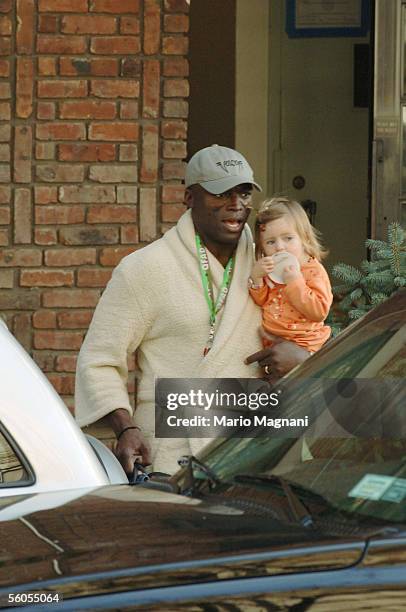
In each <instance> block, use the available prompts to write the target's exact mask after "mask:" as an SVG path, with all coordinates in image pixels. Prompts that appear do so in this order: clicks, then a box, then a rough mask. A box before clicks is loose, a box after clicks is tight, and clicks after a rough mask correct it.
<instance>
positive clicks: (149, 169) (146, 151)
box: [140, 125, 159, 183]
mask: <svg viewBox="0 0 406 612" xmlns="http://www.w3.org/2000/svg"><path fill="white" fill-rule="evenodd" d="M158 142H159V137H158V126H157V125H145V126H143V130H142V163H141V172H140V181H141V182H142V183H154V182H155V181H156V180H157V178H158Z"/></svg>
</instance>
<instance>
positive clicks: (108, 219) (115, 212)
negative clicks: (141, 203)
mask: <svg viewBox="0 0 406 612" xmlns="http://www.w3.org/2000/svg"><path fill="white" fill-rule="evenodd" d="M86 220H87V223H106V224H107V223H136V222H137V209H136V207H135V206H117V205H116V206H106V205H101V206H98V205H96V206H89V209H88V212H87V219H86Z"/></svg>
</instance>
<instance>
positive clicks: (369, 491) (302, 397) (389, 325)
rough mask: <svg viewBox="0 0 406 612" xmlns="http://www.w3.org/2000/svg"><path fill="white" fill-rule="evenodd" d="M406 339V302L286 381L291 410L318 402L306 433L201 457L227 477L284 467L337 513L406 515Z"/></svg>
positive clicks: (296, 412) (295, 413) (222, 447)
mask: <svg viewBox="0 0 406 612" xmlns="http://www.w3.org/2000/svg"><path fill="white" fill-rule="evenodd" d="M405 340H406V324H405V311H404V310H402V311H399V312H395V313H392V314H388V315H385V316H381V317H380V318H377V319H376V320H372V321H370V322H369V323H366V324H361V325H357V326H355V327H354V328H353V329H352V330H350V331H346V332H344V333H343V334H342V338H338V339H337V340H336V341H335V342H334V343H333V344H332V345H331V346H330V348H329V349H328V350H325V351H323V352H322V353H321V354H319V355H316V356H314V357H313V358H312V359H310V360H309V361H308V362H307V363H306V364H305V365H304V366H302V367H301V368H299V369H298V370H296V371H295V372H293V373H292V374H291V375H290V376H289V377H287V379H286V380H287V381H289V384H290V382H293V383H294V388H295V391H294V392H293V393H292V394H291V395H290V397H289V401H288V403H287V404H285V405H284V415H283V416H285V413H286V416H289V417H297V418H299V417H303V416H304V415H306V413H308V411H309V409H310V408H311V407H312V406H313V407H314V406H316V405H317V407H318V410H317V412H318V415H319V416H318V417H317V418H315V420H314V422H313V423H311V425H310V427H309V428H308V429H307V430H306V431H305V433H304V434H303V435H302V436H301V437H300V438H295V439H293V438H286V437H270V436H267V437H264V436H261V437H256V438H243V439H241V438H230V439H227V440H222V441H219V440H216V441H214V442H213V443H212V444H211V445H210V446H208V447H206V449H205V450H204V451H203V452H202V453H201V454H200V455H199V457H200V459H201V460H202V461H203V462H204V463H205V464H206V465H207V466H208V467H209V468H210V469H211V470H212V471H213V472H214V473H215V474H216V476H217V477H218V478H219V479H220V480H221V481H222V482H223V483H224V482H233V481H235V477H236V476H239V475H241V474H251V475H255V476H257V475H264V476H270V475H277V476H281V477H283V478H284V479H286V480H288V481H289V482H290V483H292V484H293V485H297V486H298V489H302V490H303V489H306V490H308V491H311V492H313V493H314V494H317V495H319V496H320V497H321V498H323V499H325V500H326V501H327V502H328V505H329V507H333V508H335V509H337V510H338V511H345V512H349V513H352V514H353V515H354V517H356V516H359V517H360V518H361V516H360V515H362V516H363V517H371V518H372V517H373V518H375V519H381V520H384V521H385V522H394V523H396V522H398V523H405V522H406V503H405V502H406V395H405V376H406V343H405ZM344 382H345V383H346V384H347V387H346V386H345V385H344V388H342V387H343V383H344ZM349 383H350V384H349ZM340 385H341V387H340ZM351 385H352V387H353V388H351ZM360 389H361V392H360ZM343 398H344V401H343ZM338 399H340V400H341V404H340V403H338V407H339V408H338V409H335V403H336V402H337V400H338ZM340 406H341V407H340ZM343 406H344V407H345V410H342V407H343ZM344 413H345V414H344ZM349 417H351V418H350V421H351V428H348V427H347V421H348V419H349ZM199 477H201V478H204V476H203V475H199V476H198V478H199ZM363 520H365V518H364V519H363Z"/></svg>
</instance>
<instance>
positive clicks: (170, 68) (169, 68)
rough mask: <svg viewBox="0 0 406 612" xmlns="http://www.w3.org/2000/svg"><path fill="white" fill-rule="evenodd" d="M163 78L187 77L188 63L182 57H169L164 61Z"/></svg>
mask: <svg viewBox="0 0 406 612" xmlns="http://www.w3.org/2000/svg"><path fill="white" fill-rule="evenodd" d="M163 75H164V76H170V77H171V76H183V77H184V76H189V62H188V60H187V59H186V58H184V57H171V58H168V59H165V60H164V68H163Z"/></svg>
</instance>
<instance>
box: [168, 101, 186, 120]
mask: <svg viewBox="0 0 406 612" xmlns="http://www.w3.org/2000/svg"><path fill="white" fill-rule="evenodd" d="M188 114H189V104H188V103H187V102H186V100H178V99H176V100H164V109H163V115H164V117H180V118H182V119H186V118H187V116H188Z"/></svg>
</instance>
